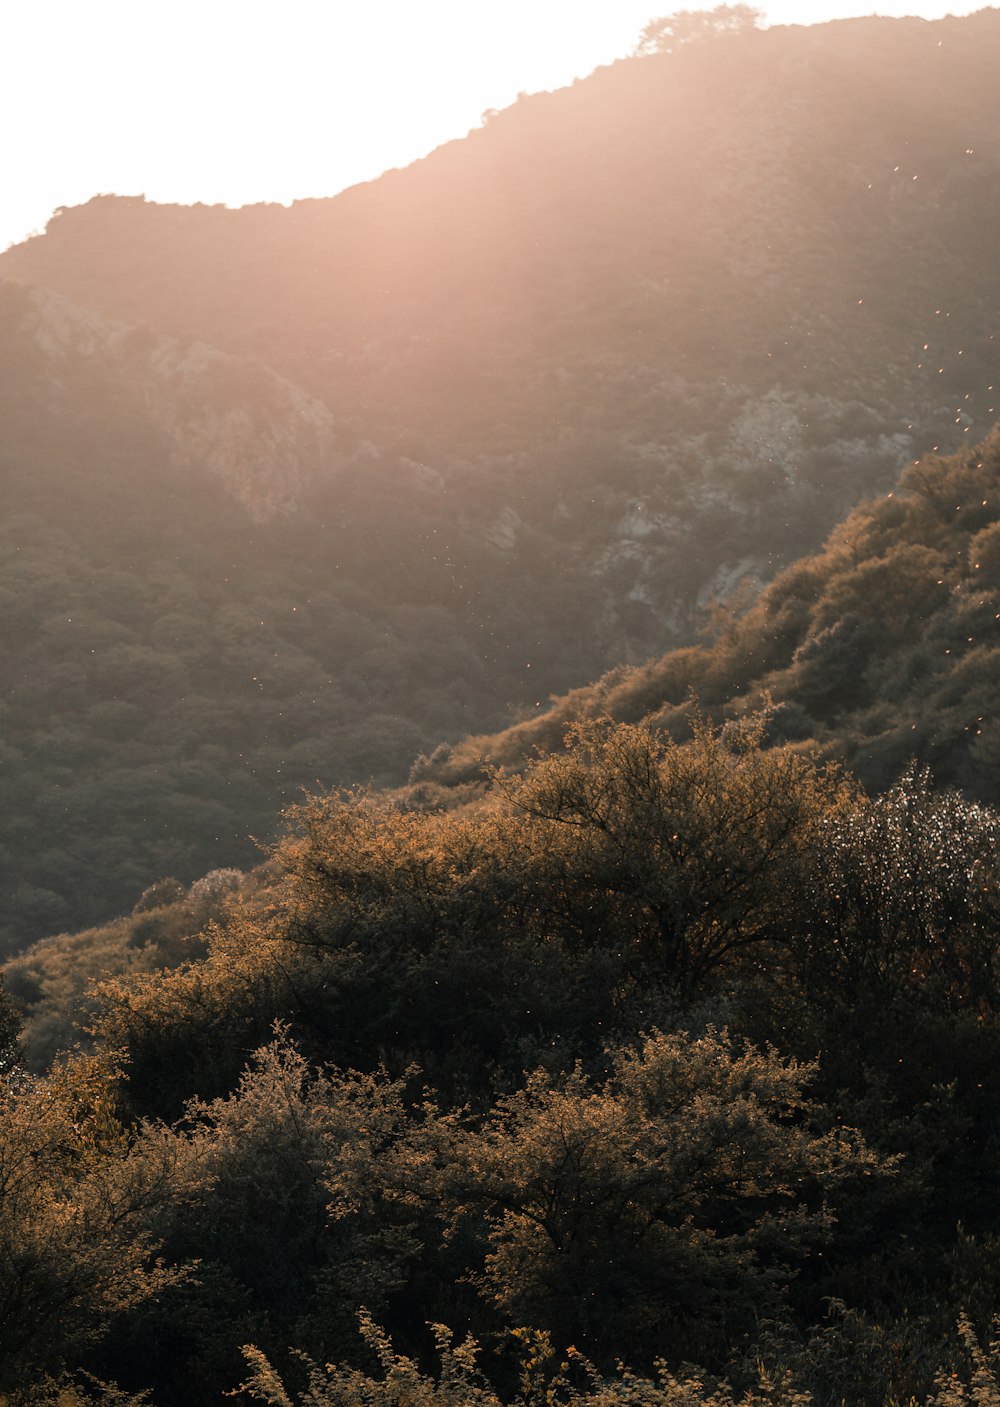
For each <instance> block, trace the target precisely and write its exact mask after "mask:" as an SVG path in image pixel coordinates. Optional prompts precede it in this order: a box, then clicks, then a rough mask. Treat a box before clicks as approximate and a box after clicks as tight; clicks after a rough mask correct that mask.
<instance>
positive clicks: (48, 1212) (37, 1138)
mask: <svg viewBox="0 0 1000 1407" xmlns="http://www.w3.org/2000/svg"><path fill="white" fill-rule="evenodd" d="M117 1080H118V1072H117V1071H116V1070H115V1069H114V1067H113V1065H112V1064H111V1063H110V1062H108V1061H107V1060H106V1059H104V1058H97V1057H95V1058H85V1057H79V1056H76V1057H72V1058H69V1059H67V1060H65V1061H64V1062H63V1063H62V1064H61V1065H59V1066H57V1067H56V1069H55V1070H54V1071H53V1073H52V1074H51V1075H50V1076H49V1077H48V1078H47V1079H45V1080H32V1079H30V1078H28V1077H24V1078H23V1079H19V1080H16V1081H12V1082H11V1083H10V1084H9V1085H8V1087H7V1088H6V1089H2V1088H0V1345H2V1354H0V1391H2V1390H4V1389H6V1388H11V1387H18V1386H21V1385H23V1384H24V1383H25V1382H27V1381H29V1380H30V1378H31V1375H32V1373H33V1371H34V1370H35V1369H36V1368H38V1367H41V1368H52V1367H58V1366H60V1358H61V1355H62V1354H64V1353H67V1352H69V1351H70V1350H73V1351H78V1350H79V1349H80V1347H81V1345H83V1344H86V1343H89V1342H91V1341H93V1340H96V1339H99V1338H100V1337H101V1336H102V1335H104V1334H106V1333H107V1331H108V1329H109V1327H110V1325H111V1323H112V1322H113V1320H114V1319H115V1318H116V1316H118V1315H120V1314H122V1313H123V1312H124V1311H126V1310H129V1309H132V1308H134V1307H135V1306H137V1305H139V1304H141V1303H143V1302H144V1301H146V1300H148V1299H150V1298H151V1297H153V1296H155V1295H157V1294H158V1293H159V1292H160V1291H162V1290H164V1289H165V1288H166V1287H167V1286H169V1285H171V1284H173V1283H175V1282H176V1281H178V1280H179V1279H181V1278H182V1277H183V1274H184V1272H183V1271H182V1270H180V1269H176V1268H174V1269H172V1268H169V1267H166V1266H164V1265H162V1264H160V1262H159V1261H158V1260H157V1259H156V1251H157V1249H158V1245H157V1242H158V1238H157V1236H156V1234H155V1222H156V1214H157V1211H158V1209H159V1208H160V1207H161V1205H162V1204H163V1203H164V1201H166V1200H167V1199H168V1197H170V1196H173V1197H177V1194H178V1183H177V1180H176V1169H177V1164H178V1159H179V1155H180V1141H179V1140H178V1139H177V1138H176V1137H174V1136H173V1135H172V1134H170V1133H169V1132H168V1131H166V1130H162V1129H157V1128H153V1127H149V1128H145V1129H141V1130H139V1131H137V1132H136V1133H135V1134H133V1135H129V1134H127V1133H126V1132H125V1130H124V1129H123V1128H122V1126H121V1124H120V1123H119V1122H118V1119H117V1117H116V1111H115V1105H116V1085H117Z"/></svg>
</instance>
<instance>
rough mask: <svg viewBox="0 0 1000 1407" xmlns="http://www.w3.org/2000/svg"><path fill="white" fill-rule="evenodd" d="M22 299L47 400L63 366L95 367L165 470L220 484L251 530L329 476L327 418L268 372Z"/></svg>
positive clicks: (68, 307)
mask: <svg viewBox="0 0 1000 1407" xmlns="http://www.w3.org/2000/svg"><path fill="white" fill-rule="evenodd" d="M25 293H26V297H25V298H24V299H23V300H22V309H23V321H24V327H25V330H26V331H27V332H28V333H29V335H30V337H31V339H32V341H33V342H34V344H35V346H36V347H37V348H38V349H39V351H40V352H42V353H43V354H44V356H45V357H46V358H47V359H48V361H49V363H50V367H49V373H50V385H51V386H52V387H53V393H54V394H58V387H59V384H60V376H59V364H60V362H61V361H65V360H66V359H67V358H68V357H73V358H84V359H85V360H88V361H90V362H92V363H93V365H94V368H95V370H96V371H98V372H99V373H100V374H101V376H102V379H103V380H104V382H105V383H106V384H108V383H110V384H111V386H112V389H117V390H118V392H119V394H120V395H121V396H122V397H125V398H130V399H132V400H133V401H134V402H135V403H136V405H137V407H138V408H139V409H140V410H141V412H142V413H143V414H145V415H146V416H148V417H149V419H150V420H151V421H152V423H153V424H154V425H155V427H156V428H157V430H158V431H159V432H160V433H161V434H162V436H163V437H164V439H165V441H166V444H167V445H168V448H169V460H168V462H169V465H170V467H171V468H172V469H174V470H184V471H193V472H197V471H199V470H202V471H204V472H205V473H206V474H208V475H210V476H212V477H213V478H215V479H217V480H219V481H220V482H221V484H222V485H223V487H224V488H225V489H226V491H227V493H228V494H230V495H231V496H232V497H233V498H235V499H236V500H237V501H238V502H240V503H241V504H242V505H243V507H244V508H245V509H246V511H247V513H248V514H249V515H250V517H251V518H252V519H253V520H254V521H255V522H257V523H265V522H268V521H270V520H271V519H273V518H275V517H277V516H278V515H281V514H289V513H291V512H293V511H294V510H295V509H297V508H298V507H299V506H300V505H301V503H302V499H303V495H304V493H305V492H306V490H307V489H308V486H309V484H310V482H311V481H313V480H314V479H315V478H316V476H317V475H320V474H324V475H325V474H328V473H330V472H332V471H333V470H334V469H335V468H336V456H335V453H334V448H333V441H334V417H333V415H332V414H331V412H330V411H329V410H328V409H327V408H326V406H324V405H323V404H322V403H321V402H319V401H317V400H315V399H314V398H313V397H311V396H308V395H306V393H305V392H304V391H302V390H301V389H300V388H299V387H298V386H295V385H293V384H292V383H291V382H290V381H286V380H285V379H284V378H283V377H281V376H278V375H277V374H276V373H275V372H273V371H270V370H269V369H267V368H266V367H263V366H261V365H259V363H256V362H253V361H248V360H245V359H243V358H239V357H232V356H227V355H226V354H225V353H223V352H219V351H217V350H216V349H215V348H213V347H209V346H207V345H205V344H204V343H200V342H195V343H188V344H185V343H182V342H177V341H171V340H164V339H162V338H159V337H157V336H156V335H155V334H154V333H153V332H152V331H151V330H150V329H149V328H134V327H128V326H126V325H125V324H123V323H117V322H112V321H110V320H108V319H106V318H102V317H100V316H99V315H98V314H96V313H94V312H91V311H89V310H86V309H82V308H78V307H76V306H75V305H74V304H72V303H71V302H69V300H68V299H66V298H63V297H60V296H59V295H58V294H54V293H51V292H48V291H46V290H43V289H37V288H32V289H27V290H25Z"/></svg>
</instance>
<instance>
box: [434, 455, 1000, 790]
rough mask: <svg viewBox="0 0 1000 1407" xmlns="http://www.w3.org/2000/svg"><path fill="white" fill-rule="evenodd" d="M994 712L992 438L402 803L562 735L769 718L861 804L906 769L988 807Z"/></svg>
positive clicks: (928, 467) (465, 747)
mask: <svg viewBox="0 0 1000 1407" xmlns="http://www.w3.org/2000/svg"><path fill="white" fill-rule="evenodd" d="M998 699H1000V427H998V429H997V430H995V431H994V432H993V434H992V435H990V436H989V437H988V439H987V440H985V441H984V442H983V443H982V444H980V445H978V446H973V447H970V448H969V449H966V450H964V451H962V452H960V453H957V454H954V455H951V456H949V457H946V458H941V457H939V456H929V457H927V458H926V459H923V460H921V461H920V462H919V463H917V464H915V465H912V466H911V467H910V468H908V469H907V470H906V471H905V472H904V474H903V475H902V478H901V480H900V482H899V484H898V485H897V487H896V488H895V490H893V491H891V492H890V493H888V494H886V495H883V496H882V497H881V498H878V499H872V500H869V501H868V502H865V503H862V504H861V505H860V506H859V507H858V508H857V509H855V510H854V512H852V513H851V514H850V515H849V516H848V517H847V518H846V519H845V520H844V522H843V523H841V524H840V525H839V526H838V527H837V528H836V529H835V530H834V531H833V533H832V534H831V535H830V538H829V540H828V542H827V543H826V545H825V547H824V548H823V549H822V551H820V552H818V553H815V554H813V555H811V556H808V557H804V558H803V559H802V560H801V561H799V562H796V563H795V564H794V565H793V566H791V567H789V568H788V569H787V570H786V571H784V572H782V573H781V574H780V575H779V576H778V577H777V578H776V580H775V581H774V582H772V583H771V585H770V586H769V587H767V589H766V590H765V591H764V592H763V593H762V594H761V595H760V597H759V599H757V600H756V601H755V602H754V603H753V604H752V605H751V606H750V607H749V609H746V610H744V611H743V613H742V614H740V613H739V612H737V611H726V610H724V609H722V608H720V609H719V610H718V612H717V615H716V619H715V622H714V626H713V628H712V629H711V631H710V632H708V639H707V641H706V642H705V643H704V644H701V645H698V646H694V647H690V648H686V649H680V650H675V651H672V652H670V653H669V654H667V655H664V656H663V657H662V658H660V659H657V660H652V661H650V662H648V663H647V664H645V665H643V666H641V667H638V668H621V669H617V670H614V671H612V672H611V673H609V674H607V675H605V676H604V677H603V678H602V679H600V680H598V681H597V682H596V683H595V684H594V685H592V686H590V687H589V688H584V689H577V690H574V691H573V692H571V693H570V694H567V695H565V696H564V697H562V698H560V699H557V700H555V701H553V703H552V705H551V707H550V708H549V709H548V710H547V711H546V712H545V713H544V714H542V715H541V716H539V717H537V718H535V719H532V720H528V721H525V722H523V723H521V724H519V725H518V726H517V727H514V728H510V729H508V730H506V731H504V732H502V733H500V734H498V735H495V736H486V737H477V738H472V739H468V740H466V741H465V742H464V743H462V744H461V745H459V746H457V747H455V748H451V749H449V748H443V747H442V748H440V749H438V750H437V752H436V753H435V754H434V755H433V756H432V757H430V758H424V759H423V760H422V761H421V762H420V763H419V764H418V765H417V767H415V768H414V778H415V781H416V783H417V785H416V788H415V793H416V796H417V797H420V796H422V797H423V799H425V800H428V799H432V800H435V801H440V800H442V799H443V797H444V795H446V794H447V790H450V789H452V788H456V787H457V788H459V794H461V793H462V791H464V790H468V789H475V788H476V786H477V785H478V784H479V782H480V779H481V775H482V759H483V758H489V759H492V760H493V761H495V762H500V763H502V764H503V765H505V766H507V767H511V768H514V769H517V768H520V767H523V766H524V765H525V764H526V763H527V762H528V761H529V760H530V759H531V758H533V757H534V756H535V754H536V751H537V750H538V749H539V748H543V749H551V748H557V747H558V746H559V743H560V740H561V738H562V735H563V733H564V732H565V730H566V728H567V726H568V725H569V724H570V723H572V722H574V721H577V720H582V719H587V718H594V717H600V716H603V715H610V716H612V717H614V718H616V719H620V720H624V721H638V720H639V719H646V720H648V721H650V722H651V723H654V724H656V725H659V726H661V727H664V728H666V729H667V730H668V731H670V732H671V733H672V734H673V735H674V736H675V737H683V736H685V735H686V733H687V731H688V728H689V725H690V723H691V722H692V720H693V718H694V717H695V716H696V715H697V714H699V713H700V712H707V713H708V714H709V715H712V716H715V717H716V718H717V719H718V720H719V721H724V720H726V719H736V718H740V717H742V716H744V715H745V714H746V713H747V712H748V711H753V710H757V709H761V708H768V707H769V708H770V709H771V718H770V723H769V725H768V735H769V737H770V739H771V740H772V741H774V742H787V743H792V744H794V745H797V746H799V747H801V748H803V749H808V750H809V751H810V752H813V753H815V752H817V751H818V752H819V753H820V754H821V755H825V756H827V757H828V758H831V759H837V760H840V761H844V762H846V763H847V764H848V766H849V767H850V768H851V770H852V771H853V772H855V773H856V774H857V775H858V776H859V777H860V778H861V779H862V780H863V781H864V782H865V783H866V784H867V785H868V786H869V787H871V788H872V789H877V790H882V789H885V788H886V787H888V786H889V785H890V784H891V783H892V782H893V781H894V780H895V779H896V778H897V777H898V776H899V775H900V774H901V773H902V772H903V771H904V769H905V768H906V767H907V766H908V764H909V763H910V762H911V761H915V762H916V763H918V764H919V765H922V766H928V767H930V769H931V771H932V775H933V779H934V781H935V782H937V783H939V784H942V785H943V784H950V785H958V786H960V787H962V789H963V790H965V791H966V792H967V793H968V794H970V795H971V796H973V797H975V798H977V799H979V800H981V801H988V802H990V803H992V804H994V805H995V804H996V803H997V802H998V801H1000V715H998V711H997V701H998ZM441 788H444V789H446V791H445V792H444V793H442V791H441V790H440V789H441Z"/></svg>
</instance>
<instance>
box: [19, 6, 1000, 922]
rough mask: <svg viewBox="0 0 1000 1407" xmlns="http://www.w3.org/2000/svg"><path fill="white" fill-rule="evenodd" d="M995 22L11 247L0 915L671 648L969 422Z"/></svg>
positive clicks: (130, 887) (493, 132)
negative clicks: (377, 167)
mask: <svg viewBox="0 0 1000 1407" xmlns="http://www.w3.org/2000/svg"><path fill="white" fill-rule="evenodd" d="M998 45H1000V12H998V11H996V10H988V11H984V12H981V13H980V14H979V15H975V16H972V17H970V18H968V19H961V20H957V19H949V20H943V21H938V22H935V23H934V24H926V23H924V22H922V21H916V20H912V21H911V20H907V21H888V20H876V19H871V20H863V21H851V22H842V23H837V24H832V25H825V26H816V27H811V28H798V27H796V28H786V29H772V30H767V31H760V32H749V33H746V34H743V35H740V36H737V37H727V38H720V39H717V40H713V41H711V42H704V43H699V44H691V45H689V46H686V47H685V48H683V49H680V50H679V51H678V52H676V53H675V54H663V55H652V56H646V57H641V58H639V57H637V58H632V59H629V60H625V61H622V62H619V63H617V64H614V65H611V66H610V67H607V68H603V69H600V70H598V71H597V72H596V73H595V74H593V75H592V76H591V77H590V78H588V79H586V80H583V81H581V82H578V83H576V84H574V85H573V86H572V87H571V88H568V89H565V90H562V91H560V92H558V93H552V94H539V95H535V96H534V97H526V98H523V99H522V100H520V101H519V102H518V103H516V104H515V105H514V106H513V107H512V108H510V109H508V110H507V111H505V112H502V113H498V114H491V115H488V117H487V119H486V120H485V123H484V126H483V127H481V128H479V129H477V130H476V131H474V132H471V133H470V134H469V135H468V137H466V138H465V139H463V140H461V141H456V142H452V143H449V144H448V145H447V146H445V147H442V148H441V149H439V150H438V151H437V152H435V153H433V154H432V155H431V156H430V157H428V158H426V159H425V160H423V161H420V162H417V163H415V164H414V165H413V166H411V167H409V168H407V169H406V170H403V171H394V172H389V173H387V174H386V175H385V176H384V177H382V178H381V179H380V180H378V181H375V182H371V183H369V184H367V185H364V186H359V187H355V188H353V189H352V190H349V191H346V192H344V193H343V194H341V195H339V196H337V197H334V198H331V199H329V200H322V201H303V202H299V203H297V204H295V205H294V206H292V207H291V208H290V209H284V208H281V207H276V206H256V207H251V208H248V209H246V210H240V211H230V210H225V209H223V208H221V207H204V206H199V207H193V208H181V207H169V206H157V205H153V204H150V203H147V202H145V201H144V200H143V199H142V198H141V197H133V198H119V197H110V196H102V197H97V198H95V199H94V200H93V201H91V202H89V203H88V204H87V205H85V206H82V207H79V208H77V209H73V210H64V211H62V212H61V213H60V214H58V215H57V216H56V217H55V218H54V219H53V220H52V222H51V223H50V225H49V227H48V230H47V231H46V233H45V234H44V235H43V236H39V237H36V238H34V239H31V240H29V241H27V242H26V243H24V244H23V245H21V246H18V247H17V248H15V249H12V250H10V251H8V252H7V253H5V254H3V255H2V256H0V278H3V279H6V280H7V281H8V282H7V283H5V284H4V285H2V287H0V302H2V307H3V319H2V321H0V357H2V358H3V365H4V380H3V383H2V385H0V432H2V443H3V446H4V448H3V479H2V485H0V491H2V493H3V496H4V518H3V527H2V531H3V536H4V543H5V546H4V558H3V566H2V568H0V591H2V593H3V594H4V598H5V600H6V601H8V602H9V603H10V610H9V613H8V616H7V619H8V621H9V622H10V631H9V639H10V644H9V645H8V648H7V650H6V652H5V659H4V666H3V670H2V671H0V709H2V712H3V723H4V730H3V739H4V742H3V748H4V755H3V768H4V775H5V778H6V779H7V782H8V794H9V795H11V796H12V798H13V802H12V806H11V808H10V809H9V812H8V816H7V819H6V821H5V824H4V827H3V828H2V831H0V862H2V863H3V864H4V865H5V866H7V869H8V871H9V875H10V876H11V882H10V884H8V890H9V891H10V892H11V894H12V898H11V902H10V903H8V904H7V906H6V908H5V912H4V922H5V923H6V924H7V930H6V937H5V939H4V941H5V942H6V943H8V944H13V943H17V942H21V941H23V940H25V939H27V938H32V937H35V936H38V935H39V934H42V933H47V932H51V931H52V930H53V929H55V928H56V927H63V926H79V925H81V924H97V923H101V922H104V921H105V920H106V919H108V918H110V917H113V916H114V915H115V914H116V913H120V912H122V911H124V910H125V909H127V908H128V907H129V906H130V904H131V902H132V901H133V900H134V898H135V895H136V894H137V893H138V892H139V891H140V890H141V889H142V888H144V887H145V886H146V885H148V884H150V883H152V882H153V881H154V880H156V879H158V878H159V877H161V876H162V875H164V874H175V875H177V876H178V877H179V879H181V880H183V881H184V882H185V883H187V882H189V881H190V880H192V879H193V878H194V877H195V876H196V875H197V874H199V873H202V872H204V871H205V870H206V869H208V868H211V867H213V866H215V867H218V866H226V865H239V866H245V865H247V864H248V863H250V862H251V860H252V858H253V855H254V853H255V852H254V851H253V848H252V846H251V843H250V841H249V840H248V839H247V835H248V833H250V832H253V833H256V834H258V835H260V836H262V837H263V838H266V837H267V836H268V835H269V834H270V833H271V831H272V829H273V826H274V817H275V816H276V814H277V811H278V809H279V808H280V806H281V805H282V804H283V803H284V802H285V801H287V800H289V799H291V798H293V797H294V796H296V795H297V794H298V791H299V788H300V787H301V786H302V785H308V786H315V785H317V784H319V785H320V786H328V785H340V784H351V783H356V782H363V781H365V780H368V779H373V780H374V781H375V782H377V783H379V784H385V785H397V784H399V783H401V782H402V781H403V780H404V779H405V777H406V775H407V769H408V766H409V763H410V762H411V760H412V759H413V758H414V757H415V756H417V755H418V754H421V755H423V756H425V757H426V756H430V755H431V754H432V753H433V752H434V749H435V746H436V745H437V744H439V743H444V745H445V747H447V746H449V745H451V744H453V743H455V741H456V740H457V739H459V738H461V737H462V736H463V735H466V734H470V733H471V734H476V733H490V732H492V731H494V730H497V729H501V728H502V727H503V726H504V725H505V724H506V723H507V722H508V721H509V720H510V719H511V718H512V717H513V718H517V717H519V716H529V717H530V715H532V714H534V713H536V712H537V711H539V710H540V709H542V708H543V707H544V705H545V701H546V700H547V699H548V697H549V696H550V695H552V694H556V695H559V696H562V695H564V694H565V693H566V691H567V690H571V689H572V688H573V687H574V686H579V685H582V684H584V683H585V681H587V680H590V679H593V678H595V677H597V676H599V675H601V674H602V672H604V671H606V670H607V669H608V668H609V667H611V666H616V665H619V664H624V665H625V666H630V665H633V666H634V665H638V664H639V663H640V662H641V661H642V660H644V659H649V658H654V659H656V658H659V657H660V656H661V655H663V653H664V652H665V651H669V650H670V649H671V648H672V647H677V646H690V645H691V642H692V641H693V640H695V639H696V638H697V635H698V631H699V630H700V629H702V628H703V627H704V625H705V623H706V621H707V620H708V619H709V615H710V612H711V609H712V603H713V601H715V600H717V599H720V598H721V599H724V600H725V599H728V598H730V597H732V599H733V600H734V601H736V602H743V603H744V604H745V603H746V601H747V600H749V599H751V598H752V595H753V593H754V592H755V591H756V590H757V589H758V588H759V586H760V585H761V584H762V583H765V582H767V581H769V580H770V579H771V578H773V576H774V575H775V573H776V572H778V571H780V570H781V569H782V568H783V567H784V566H786V565H787V564H788V563H789V562H791V561H794V560H795V559H796V558H798V557H800V556H802V555H803V554H804V553H808V552H810V551H812V550H814V549H815V548H816V547H818V545H819V544H820V543H821V542H822V540H823V538H824V537H825V535H826V534H827V533H828V532H829V530H830V529H831V527H832V526H833V525H834V524H835V523H836V522H837V521H838V520H839V519H841V518H842V517H843V515H844V514H845V513H846V512H847V511H848V510H849V509H850V508H851V507H852V506H853V505H854V504H855V503H856V502H857V501H858V500H859V499H860V498H861V497H863V496H864V495H865V494H868V493H871V492H873V491H884V490H886V489H887V488H888V487H889V486H890V485H891V484H892V483H893V482H894V480H895V478H896V475H897V474H898V472H899V470H900V468H901V467H902V466H903V465H904V464H906V463H908V462H910V461H912V460H914V459H916V458H918V457H919V456H920V455H921V454H922V453H923V452H924V451H925V450H929V449H930V448H931V447H932V446H937V447H938V448H939V449H940V450H941V451H942V452H945V451H952V450H955V449H956V448H958V447H960V446H962V445H965V444H969V443H972V442H974V441H975V440H976V439H978V438H981V436H982V435H984V434H986V433H987V431H988V429H989V427H990V426H991V425H992V423H993V421H994V420H995V418H996V414H997V408H998V403H997V401H996V397H995V395H994V392H993V388H994V386H996V385H998V384H1000V382H998V380H997V378H998V377H1000V348H998V346H997V343H996V341H995V340H994V337H995V334H996V328H997V323H998V313H1000V271H998V267H997V263H996V259H995V248H994V244H995V240H994V232H995V230H996V229H997V228H998V224H1000V208H998V207H1000V93H998V92H997V88H996V84H995V78H994V73H993V67H994V64H993V56H994V55H995V54H996V52H997V51H998ZM734 592H735V596H733V593H734ZM651 668H652V669H654V670H655V668H656V666H651ZM802 706H803V707H805V706H806V705H805V703H803V705H802ZM810 717H813V715H810ZM525 726H529V725H525ZM802 727H803V728H805V727H806V725H805V724H803V725H802ZM807 731H808V729H807ZM911 731H912V730H911Z"/></svg>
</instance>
